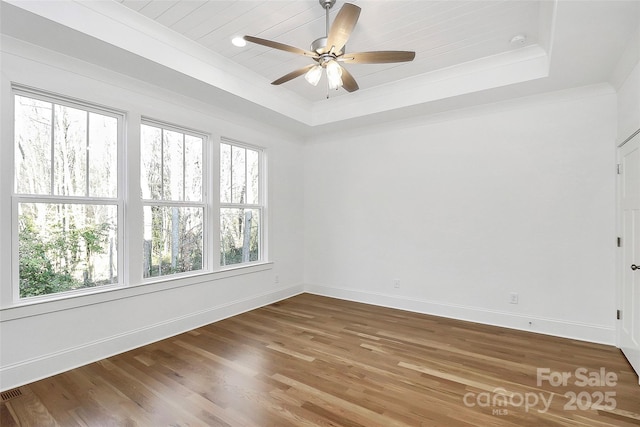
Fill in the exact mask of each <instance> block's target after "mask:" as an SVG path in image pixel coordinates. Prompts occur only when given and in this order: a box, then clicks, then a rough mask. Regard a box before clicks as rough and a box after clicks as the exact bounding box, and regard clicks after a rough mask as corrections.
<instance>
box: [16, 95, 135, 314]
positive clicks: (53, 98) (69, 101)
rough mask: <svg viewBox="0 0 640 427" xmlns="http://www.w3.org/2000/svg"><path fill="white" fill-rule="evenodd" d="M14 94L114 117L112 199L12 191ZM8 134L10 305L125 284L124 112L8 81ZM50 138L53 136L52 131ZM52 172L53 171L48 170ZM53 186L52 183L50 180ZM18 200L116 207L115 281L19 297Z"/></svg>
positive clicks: (22, 201) (86, 293) (43, 300)
mask: <svg viewBox="0 0 640 427" xmlns="http://www.w3.org/2000/svg"><path fill="white" fill-rule="evenodd" d="M16 96H23V97H28V98H32V99H37V100H40V101H44V102H50V103H52V104H55V105H61V106H66V107H71V108H76V109H81V110H83V111H87V112H91V113H96V114H101V115H105V116H109V117H113V118H115V119H116V120H117V123H118V130H117V160H116V165H117V171H118V173H117V195H116V197H115V198H107V197H92V196H59V195H53V194H50V195H48V194H46V195H45V194H38V195H34V194H20V193H17V192H16V171H15V137H16V135H15V98H16ZM11 105H12V108H11V119H10V121H11V124H10V126H11V135H12V136H13V139H12V141H11V151H10V155H11V158H12V160H11V165H12V171H11V174H12V187H11V247H12V250H11V267H12V268H11V281H12V285H11V301H12V303H13V305H20V304H23V303H27V304H28V303H32V302H46V301H51V300H55V299H59V298H65V297H72V296H77V295H88V294H93V293H96V292H102V291H104V290H113V289H120V288H123V287H124V286H125V284H126V283H127V280H126V278H127V266H126V264H125V256H124V254H125V246H126V242H125V239H124V236H125V227H126V225H125V220H124V219H125V202H124V194H125V192H124V184H125V162H124V159H125V157H124V145H125V144H124V140H125V139H124V137H125V127H126V126H125V120H126V113H125V112H124V111H120V110H117V109H115V108H109V107H105V106H102V105H99V104H95V103H92V102H89V101H83V100H79V99H75V98H71V97H68V96H63V95H59V94H55V93H52V92H47V91H43V90H39V89H35V88H31V87H28V86H23V85H18V84H12V85H11ZM51 138H54V134H53V133H52V135H51ZM51 173H52V175H53V171H52V172H51ZM52 185H53V182H52ZM20 203H62V204H65V203H69V204H102V205H112V206H116V208H117V211H118V214H117V226H118V232H117V239H118V241H117V249H116V251H117V258H116V259H117V266H118V275H117V277H118V283H114V284H110V285H101V286H97V287H91V288H81V289H75V290H71V291H65V292H57V293H53V294H47V295H40V296H33V297H25V298H21V297H20V254H19V251H18V246H19V233H18V226H19V221H18V205H19V204H20Z"/></svg>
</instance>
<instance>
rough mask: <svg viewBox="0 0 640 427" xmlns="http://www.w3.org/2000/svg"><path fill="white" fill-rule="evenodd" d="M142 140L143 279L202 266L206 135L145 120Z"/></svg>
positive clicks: (201, 267)
mask: <svg viewBox="0 0 640 427" xmlns="http://www.w3.org/2000/svg"><path fill="white" fill-rule="evenodd" d="M140 139H141V141H140V142H141V143H140V147H141V168H140V169H141V171H140V173H141V174H140V180H141V185H142V188H141V190H142V191H141V192H142V194H141V195H142V199H143V204H144V208H143V213H144V247H143V251H144V253H143V260H144V265H143V274H144V277H156V276H166V275H171V274H176V273H185V272H191V271H198V270H202V269H203V259H204V258H203V256H204V234H203V233H204V224H205V209H206V205H205V203H204V199H203V147H204V140H205V138H204V136H199V135H192V134H190V133H188V132H187V131H186V130H184V131H181V130H180V129H174V128H173V127H169V126H163V125H161V124H155V123H144V124H142V127H141V138H140Z"/></svg>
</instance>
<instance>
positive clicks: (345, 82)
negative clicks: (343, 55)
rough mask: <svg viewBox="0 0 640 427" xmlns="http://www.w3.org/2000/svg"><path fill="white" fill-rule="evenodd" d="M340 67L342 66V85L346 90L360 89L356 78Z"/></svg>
mask: <svg viewBox="0 0 640 427" xmlns="http://www.w3.org/2000/svg"><path fill="white" fill-rule="evenodd" d="M341 68H342V87H343V88H344V89H345V90H346V91H347V92H355V91H357V90H358V89H360V87H359V86H358V83H357V82H356V79H354V78H353V76H352V75H351V73H350V72H349V71H347V69H346V68H344V67H342V66H341Z"/></svg>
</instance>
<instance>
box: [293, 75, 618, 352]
mask: <svg viewBox="0 0 640 427" xmlns="http://www.w3.org/2000/svg"><path fill="white" fill-rule="evenodd" d="M615 137H616V95H615V92H614V91H613V89H612V88H611V87H610V86H609V85H602V86H596V87H588V88H582V89H578V90H572V91H569V92H562V93H555V94H550V95H544V96H537V97H533V98H528V99H522V100H517V101H512V102H508V103H503V104H500V105H493V106H486V107H480V108H474V109H472V110H467V111H458V112H453V113H449V114H443V115H440V116H437V117H432V118H429V119H427V118H423V119H422V120H420V119H416V120H409V121H404V122H398V123H395V124H388V125H379V126H376V127H373V128H368V129H365V128H360V129H357V130H354V131H353V132H351V133H350V134H337V135H327V134H323V135H321V136H319V137H318V139H317V141H315V142H313V143H312V144H311V145H310V146H309V147H308V148H307V149H306V151H305V205H304V206H305V283H306V285H307V289H308V290H310V291H311V292H315V293H319V294H325V295H330V296H336V297H341V298H347V299H353V300H357V301H362V302H369V303H374V304H380V305H385V306H391V307H398V308H404V309H408V310H414V311H419V312H425V313H432V314H436V315H442V316H449V317H456V318H461V319H468V320H472V321H477V322H484V323H490V324H497V325H501V326H507V327H513V328H521V329H527V330H532V331H536V332H542V333H549V334H554V335H559V336H567V337H574V338H579V339H584V340H589V341H596V342H604V343H609V344H611V343H613V342H614V339H615V333H614V315H613V313H614V312H615V311H614V310H615V285H614V283H615V274H614V257H615V248H614V236H615V191H614V190H615V176H614V172H613V171H614V164H615V148H614V141H615ZM394 279H399V280H400V287H399V288H397V289H396V288H394V286H393V284H392V283H393V280H394ZM511 292H515V293H518V294H519V304H517V305H515V304H510V303H509V294H510V293H511ZM529 322H531V323H529Z"/></svg>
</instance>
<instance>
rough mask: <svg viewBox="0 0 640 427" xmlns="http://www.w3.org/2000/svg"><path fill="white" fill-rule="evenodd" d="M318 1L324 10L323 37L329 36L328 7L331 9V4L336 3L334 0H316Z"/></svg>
mask: <svg viewBox="0 0 640 427" xmlns="http://www.w3.org/2000/svg"><path fill="white" fill-rule="evenodd" d="M318 2H319V3H320V6H322V7H323V8H324V10H325V11H326V21H325V22H326V26H325V28H326V30H325V37H329V9H331V8H332V7H333V5H334V4H336V0H318Z"/></svg>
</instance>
